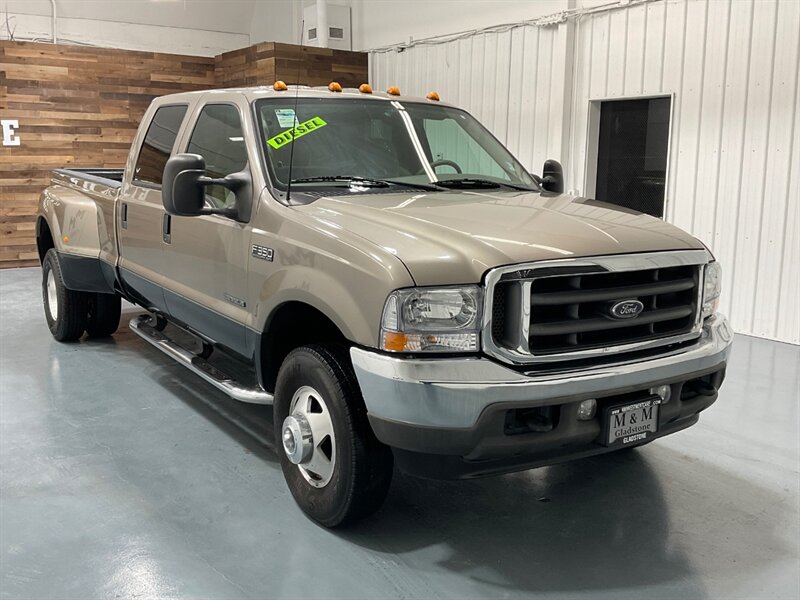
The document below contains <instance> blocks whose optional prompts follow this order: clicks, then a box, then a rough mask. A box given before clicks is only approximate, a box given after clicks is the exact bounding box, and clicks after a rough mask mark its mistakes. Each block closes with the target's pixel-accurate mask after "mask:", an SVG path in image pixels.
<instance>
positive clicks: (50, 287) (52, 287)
mask: <svg viewBox="0 0 800 600" xmlns="http://www.w3.org/2000/svg"><path fill="white" fill-rule="evenodd" d="M46 289H47V298H46V300H47V310H48V312H49V313H50V318H51V319H52V320H53V321H55V320H57V319H58V292H57V291H56V276H55V275H53V271H52V269H51V270H50V271H48V272H47V286H46Z"/></svg>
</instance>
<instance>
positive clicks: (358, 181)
mask: <svg viewBox="0 0 800 600" xmlns="http://www.w3.org/2000/svg"><path fill="white" fill-rule="evenodd" d="M340 181H341V182H345V183H348V184H350V185H356V186H360V187H376V188H385V187H389V186H390V185H393V186H397V187H407V188H412V189H418V190H430V191H437V190H441V189H442V188H440V187H438V186H436V185H433V184H430V183H408V182H405V181H393V180H391V179H373V178H371V177H358V176H356V175H320V176H318V177H303V178H302V179H292V183H327V182H330V183H337V182H340Z"/></svg>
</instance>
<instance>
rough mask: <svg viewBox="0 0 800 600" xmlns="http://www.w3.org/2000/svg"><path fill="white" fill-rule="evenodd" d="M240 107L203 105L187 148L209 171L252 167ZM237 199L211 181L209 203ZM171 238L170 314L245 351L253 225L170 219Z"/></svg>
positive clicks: (223, 204)
mask: <svg viewBox="0 0 800 600" xmlns="http://www.w3.org/2000/svg"><path fill="white" fill-rule="evenodd" d="M241 118H242V117H241V113H240V107H239V106H237V105H235V104H232V103H230V104H229V103H214V104H206V105H204V106H202V108H201V109H200V110H199V111H198V114H197V117H196V120H195V123H194V126H193V127H190V128H189V131H191V134H190V135H189V139H188V141H187V142H186V144H185V145H186V148H185V150H184V152H188V153H191V154H199V155H201V156H202V157H203V158H204V159H205V162H206V174H207V175H208V176H209V177H214V178H217V177H225V176H226V175H230V174H231V173H236V172H239V171H242V170H243V169H245V168H247V166H248V159H247V146H246V144H245V137H244V133H243V130H242V120H241ZM235 202H236V197H235V195H234V194H233V192H231V191H230V190H228V189H226V188H224V187H222V186H218V185H213V186H208V187H206V204H207V205H209V206H213V207H217V208H222V207H231V206H233V205H234V203H235ZM167 225H168V227H167V229H168V232H167V238H166V239H165V243H164V253H165V254H164V257H165V269H164V273H165V278H164V295H165V298H166V302H167V308H168V310H169V313H170V315H171V316H172V317H173V318H174V319H175V320H177V321H179V322H181V323H182V324H184V325H185V326H187V327H188V328H189V329H191V330H194V331H196V332H198V333H200V334H202V335H203V336H204V337H207V338H209V339H211V340H213V341H214V342H216V343H217V344H220V345H222V346H225V347H227V348H229V349H231V350H234V351H235V352H237V353H239V354H241V355H243V356H246V355H247V352H246V348H245V323H247V321H248V319H247V315H248V314H249V311H250V310H251V309H252V300H251V299H250V298H247V264H248V259H249V248H250V229H249V226H248V225H247V224H246V223H239V222H238V221H235V220H233V219H229V218H226V217H222V216H218V215H208V216H200V217H176V216H172V217H170V218H169V223H168V224H167Z"/></svg>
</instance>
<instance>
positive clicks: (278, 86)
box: [272, 80, 289, 92]
mask: <svg viewBox="0 0 800 600" xmlns="http://www.w3.org/2000/svg"><path fill="white" fill-rule="evenodd" d="M272 89H273V90H275V91H276V92H285V91H286V90H288V89H289V86H288V85H286V84H285V83H284V82H283V81H280V80H278V81H276V82H275V83H273V84H272Z"/></svg>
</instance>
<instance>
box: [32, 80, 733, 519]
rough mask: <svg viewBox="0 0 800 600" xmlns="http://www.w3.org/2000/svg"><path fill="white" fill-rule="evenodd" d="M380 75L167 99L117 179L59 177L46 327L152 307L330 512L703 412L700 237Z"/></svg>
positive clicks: (324, 515)
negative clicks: (376, 87)
mask: <svg viewBox="0 0 800 600" xmlns="http://www.w3.org/2000/svg"><path fill="white" fill-rule="evenodd" d="M390 92H391V93H386V94H383V93H372V92H371V90H370V89H369V88H368V87H367V86H362V87H361V88H359V89H358V90H356V89H345V90H341V87H340V86H336V85H331V86H330V87H329V88H309V87H305V86H301V87H294V86H286V85H278V84H276V85H275V86H274V87H254V88H247V89H231V90H214V91H205V92H192V93H183V94H175V95H170V96H165V97H161V98H158V99H156V100H155V101H153V103H152V105H151V106H150V107H149V109H148V110H147V112H146V114H145V115H144V119H143V121H142V124H141V126H140V128H139V131H138V133H137V135H136V137H135V139H134V142H133V145H132V148H131V151H130V155H129V158H128V161H127V164H126V166H125V169H124V170H120V171H112V170H102V169H94V170H92V169H84V170H78V169H72V170H67V169H60V170H57V171H55V172H54V174H53V179H52V185H51V186H50V187H48V188H47V189H46V190H44V192H43V193H42V196H41V205H40V210H39V214H38V220H37V224H36V233H37V243H38V250H39V255H40V257H41V261H42V278H43V280H42V291H43V299H44V309H45V315H46V319H47V323H48V325H49V327H50V330H51V332H52V334H53V336H54V337H55V338H56V339H57V340H59V341H64V342H68V341H75V340H77V339H79V338H81V337H82V336H83V335H84V334H86V335H87V336H88V337H90V338H91V337H99V336H106V335H110V334H112V333H113V332H114V331H115V330H116V329H117V327H118V324H119V320H120V299H121V298H125V299H127V300H129V301H130V302H133V303H135V304H137V305H139V306H141V307H143V308H144V309H146V311H147V313H145V314H142V315H140V316H138V317H136V318H134V319H133V320H132V321H131V322H130V328H131V329H132V330H133V331H134V332H135V333H137V334H138V335H140V336H141V337H142V338H144V339H145V340H147V341H148V342H150V343H152V344H153V345H154V346H155V347H157V348H159V349H160V350H162V351H164V352H165V353H166V354H168V355H169V356H171V357H172V358H173V359H175V360H177V361H179V362H181V363H182V364H184V365H185V366H186V367H188V368H189V369H191V370H192V371H193V372H194V373H196V374H197V375H198V376H199V377H201V378H202V379H204V380H205V381H207V382H208V383H210V384H212V385H213V386H216V387H217V388H219V389H220V390H222V391H224V392H225V393H226V394H228V395H229V396H231V397H233V398H235V399H238V400H242V401H245V402H254V403H263V404H272V403H273V401H274V428H275V438H276V446H277V449H278V454H279V455H280V461H281V466H282V469H283V473H284V475H285V478H286V481H287V484H288V486H289V489H290V490H291V493H292V495H293V497H294V498H295V500H296V501H297V503H298V504H299V506H300V507H301V508H302V510H303V511H305V512H306V513H307V514H308V515H309V516H310V517H311V518H312V519H314V520H316V521H317V522H319V523H321V524H323V525H325V526H329V527H333V526H337V525H340V524H343V523H347V522H352V521H355V520H357V519H359V518H361V517H364V516H366V515H368V514H370V513H372V512H374V511H375V510H377V509H378V508H379V507H380V505H381V503H382V502H383V500H384V498H385V496H386V494H387V491H388V488H389V483H390V480H391V477H392V470H393V464H394V463H396V464H397V465H398V466H399V467H400V468H401V469H402V470H403V471H405V472H407V473H409V474H412V475H416V476H422V477H429V478H468V477H477V476H482V475H488V474H494V473H505V472H511V471H518V470H523V469H529V468H532V467H536V466H542V465H550V464H554V463H558V462H561V461H566V460H571V459H575V458H580V457H586V456H591V455H595V454H600V453H604V452H609V451H613V450H617V449H622V448H631V447H636V446H639V445H642V444H645V443H648V442H650V441H652V440H654V439H656V438H658V437H661V436H664V435H668V434H670V433H674V432H676V431H679V430H681V429H684V428H686V427H688V426H690V425H692V424H694V423H696V422H697V420H698V415H699V413H700V412H701V411H703V410H704V409H706V408H708V407H709V406H710V405H711V404H712V403H713V402H714V401H715V400H716V399H717V395H718V390H719V388H720V385H721V383H722V381H723V378H724V375H725V366H726V361H727V360H728V356H729V351H730V346H731V342H732V338H733V332H732V330H731V328H730V327H729V325H728V323H727V321H726V319H725V317H724V316H722V315H721V314H719V313H717V310H716V309H717V304H718V299H719V295H720V281H721V273H720V267H719V265H718V263H717V262H716V261H715V260H714V257H713V256H712V255H711V253H710V252H709V251H708V250H707V249H706V247H705V246H704V245H703V244H702V243H701V242H700V241H698V240H697V239H695V238H694V237H692V236H691V235H688V234H687V233H684V232H683V231H681V230H680V229H677V228H676V227H673V226H672V225H669V224H667V223H665V222H664V221H661V220H659V219H655V218H652V217H649V216H646V215H642V214H638V213H635V212H633V211H630V210H626V209H622V208H620V207H617V206H613V205H610V204H604V203H602V202H598V201H595V200H590V199H586V198H580V197H574V196H570V195H566V194H564V193H563V175H562V172H561V167H560V165H559V164H558V163H557V162H555V161H547V162H546V163H545V167H544V172H543V177H537V176H534V175H531V174H530V173H528V171H526V169H525V168H524V167H523V166H522V165H521V164H520V162H519V161H517V160H516V159H515V158H514V157H513V156H512V155H511V154H510V153H509V152H508V150H506V149H505V148H504V147H503V145H502V144H501V143H500V142H499V141H498V140H497V139H495V138H494V137H493V136H492V135H491V134H490V133H489V132H488V131H487V130H486V129H485V128H484V127H483V126H481V125H480V124H479V123H478V122H477V121H476V120H475V119H474V118H473V117H472V116H470V115H469V114H468V113H467V112H465V111H463V110H460V109H458V108H456V107H454V106H450V105H448V104H445V103H443V102H440V101H439V99H438V96H436V95H434V94H431V95H429V97H428V98H413V97H405V96H401V95H399V92H398V90H396V89H391V90H390ZM168 325H169V327H167V326H168ZM175 328H179V329H182V330H184V331H185V332H188V333H189V334H191V336H192V338H191V339H194V340H195V341H196V344H186V343H183V344H181V343H179V342H178V341H176V340H177V339H179V338H181V337H184V338H185V337H187V336H185V335H183V334H182V335H181V336H178V335H175V334H174V333H173V334H172V335H171V334H170V332H174V331H179V329H175ZM226 365H236V368H230V367H228V366H226Z"/></svg>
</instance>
